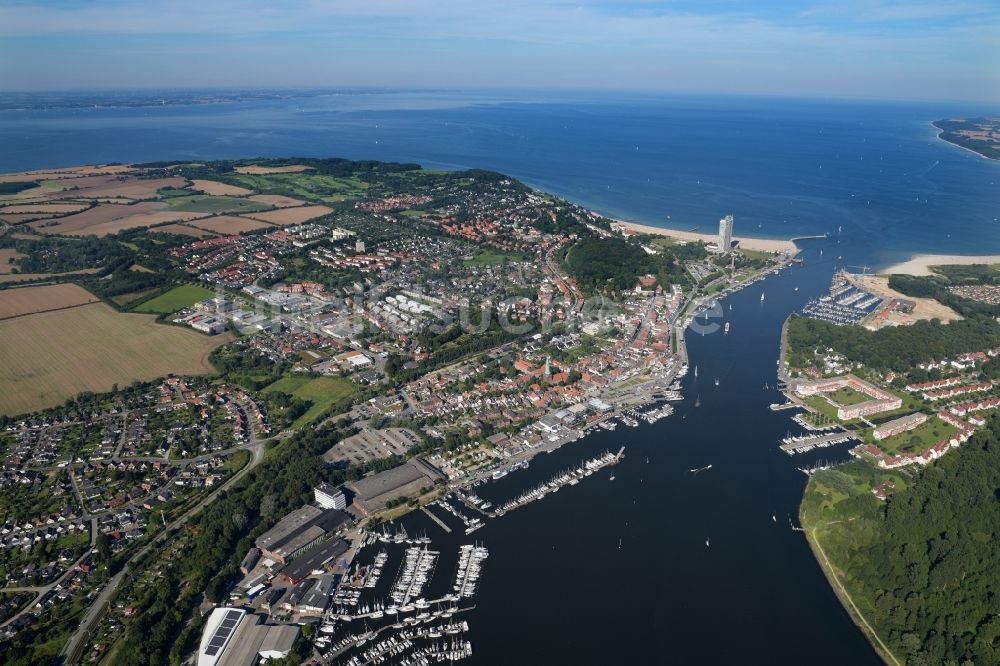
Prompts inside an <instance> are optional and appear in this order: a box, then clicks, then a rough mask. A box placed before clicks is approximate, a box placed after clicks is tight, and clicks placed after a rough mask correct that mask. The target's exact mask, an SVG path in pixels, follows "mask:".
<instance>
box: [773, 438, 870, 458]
mask: <svg viewBox="0 0 1000 666" xmlns="http://www.w3.org/2000/svg"><path fill="white" fill-rule="evenodd" d="M852 439H857V437H856V436H855V435H854V434H853V433H849V432H835V433H831V434H829V435H815V436H812V437H786V438H785V439H783V440H782V443H781V446H780V447H779V448H781V450H782V451H784V452H785V453H787V454H788V455H794V454H796V453H805V452H807V451H812V450H813V449H822V448H826V447H827V446H833V445H834V444H841V443H843V442H849V441H851V440H852Z"/></svg>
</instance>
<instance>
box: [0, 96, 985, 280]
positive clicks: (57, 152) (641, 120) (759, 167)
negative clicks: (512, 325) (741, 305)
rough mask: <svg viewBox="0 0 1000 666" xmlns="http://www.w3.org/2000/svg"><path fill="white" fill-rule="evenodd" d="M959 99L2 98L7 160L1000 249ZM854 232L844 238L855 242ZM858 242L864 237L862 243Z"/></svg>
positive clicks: (19, 165) (745, 230)
mask: <svg viewBox="0 0 1000 666" xmlns="http://www.w3.org/2000/svg"><path fill="white" fill-rule="evenodd" d="M997 112H998V110H997V109H984V108H981V107H970V106H968V105H962V104H952V105H949V104H942V103H935V104H914V103H891V102H867V101H866V102H857V101H830V100H796V99H786V98H751V97H688V96H662V95H661V96H652V95H634V96H623V95H615V96H611V95H608V94H591V95H582V94H580V95H569V94H565V95H559V96H544V97H543V96H540V95H539V94H523V93H522V94H518V95H515V94H503V95H501V94H490V93H485V92H481V93H458V92H406V91H354V92H344V93H336V94H334V93H331V94H320V95H316V94H313V95H309V96H301V97H295V96H289V97H287V98H283V99H277V100H255V101H238V102H227V103H218V104H190V105H170V104H167V105H162V106H156V105H153V106H144V107H117V108H115V107H100V108H94V107H91V108H51V109H42V110H4V111H0V146H2V150H0V172H6V171H14V170H24V169H35V168H44V167H54V166H70V165H78V164H86V163H94V162H111V161H119V162H135V161H154V160H173V159H177V160H199V159H223V158H241V157H255V156H275V157H287V156H315V157H347V158H352V159H379V160H391V161H403V162H418V163H420V164H423V165H425V166H428V167H438V168H449V169H458V168H468V167H477V168H485V169H493V170H497V171H501V172H504V173H507V174H509V175H511V176H514V177H516V178H519V179H521V180H523V181H524V182H526V183H528V184H530V185H533V186H536V187H539V188H542V189H545V190H548V191H550V192H553V193H555V194H558V195H561V196H563V197H566V198H568V199H571V200H573V201H575V202H577V203H580V204H582V205H585V206H588V207H591V208H594V209H595V210H599V211H601V212H603V213H606V214H608V215H612V216H615V217H618V218H621V219H629V220H633V221H636V222H642V223H645V224H651V225H656V226H666V227H672V228H675V229H682V230H690V229H697V230H698V231H701V232H711V233H714V232H715V231H717V229H718V226H717V225H718V220H719V218H720V217H722V215H723V214H725V213H733V214H734V215H735V216H736V234H737V235H748V236H761V237H769V238H788V237H792V236H804V235H815V234H821V233H824V232H831V233H834V232H836V231H837V229H838V228H842V234H841V237H840V240H841V243H842V244H844V245H845V248H843V249H844V250H845V253H844V254H845V256H846V259H845V261H850V262H852V263H855V262H866V263H874V264H878V265H881V264H884V263H886V262H891V261H895V260H897V259H900V258H906V257H908V256H909V255H910V254H911V253H915V252H934V253H955V254H961V253H965V254H986V253H998V252H1000V222H998V217H1000V162H996V161H988V160H986V159H984V158H981V157H979V156H978V155H976V154H974V153H971V152H969V151H966V150H962V149H960V148H957V147H955V146H952V145H950V144H947V143H945V142H943V141H941V140H939V139H937V130H936V129H935V128H934V127H933V126H931V122H932V121H934V120H937V119H940V118H945V117H954V116H976V115H984V114H996V113H997ZM847 246H850V247H847ZM855 251H857V253H856V256H855Z"/></svg>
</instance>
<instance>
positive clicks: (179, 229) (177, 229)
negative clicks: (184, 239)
mask: <svg viewBox="0 0 1000 666" xmlns="http://www.w3.org/2000/svg"><path fill="white" fill-rule="evenodd" d="M150 231H151V232H160V233H164V234H178V235H180V236H194V237H195V238H212V237H214V236H216V234H214V233H212V232H211V231H204V230H202V229H195V228H194V227H190V226H188V225H186V224H167V225H164V226H160V227H156V228H155V229H150Z"/></svg>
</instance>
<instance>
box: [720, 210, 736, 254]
mask: <svg viewBox="0 0 1000 666" xmlns="http://www.w3.org/2000/svg"><path fill="white" fill-rule="evenodd" d="M732 246H733V216H732V215H726V216H725V217H724V218H722V219H721V220H719V250H720V251H722V252H729V250H730V249H732Z"/></svg>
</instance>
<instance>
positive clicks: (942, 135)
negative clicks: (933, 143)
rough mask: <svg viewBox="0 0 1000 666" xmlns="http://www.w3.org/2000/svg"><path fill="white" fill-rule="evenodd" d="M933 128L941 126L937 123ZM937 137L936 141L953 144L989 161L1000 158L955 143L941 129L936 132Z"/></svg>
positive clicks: (996, 160) (995, 160)
mask: <svg viewBox="0 0 1000 666" xmlns="http://www.w3.org/2000/svg"><path fill="white" fill-rule="evenodd" d="M934 129H938V130H941V128H940V127H938V126H937V125H934ZM937 139H938V141H944V142H945V143H947V144H948V145H949V146H953V147H955V148H961V149H962V150H967V151H969V152H970V153H972V154H973V155H975V156H977V157H981V158H983V159H984V160H989V161H990V162H998V161H1000V160H998V159H997V158H995V157H990V156H989V155H983V154H982V153H981V152H979V151H978V150H975V149H974V148H969V147H968V146H963V145H961V144H958V143H955V142H954V141H949V140H948V139H946V138H944V130H941V131H939V132H938V133H937Z"/></svg>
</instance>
